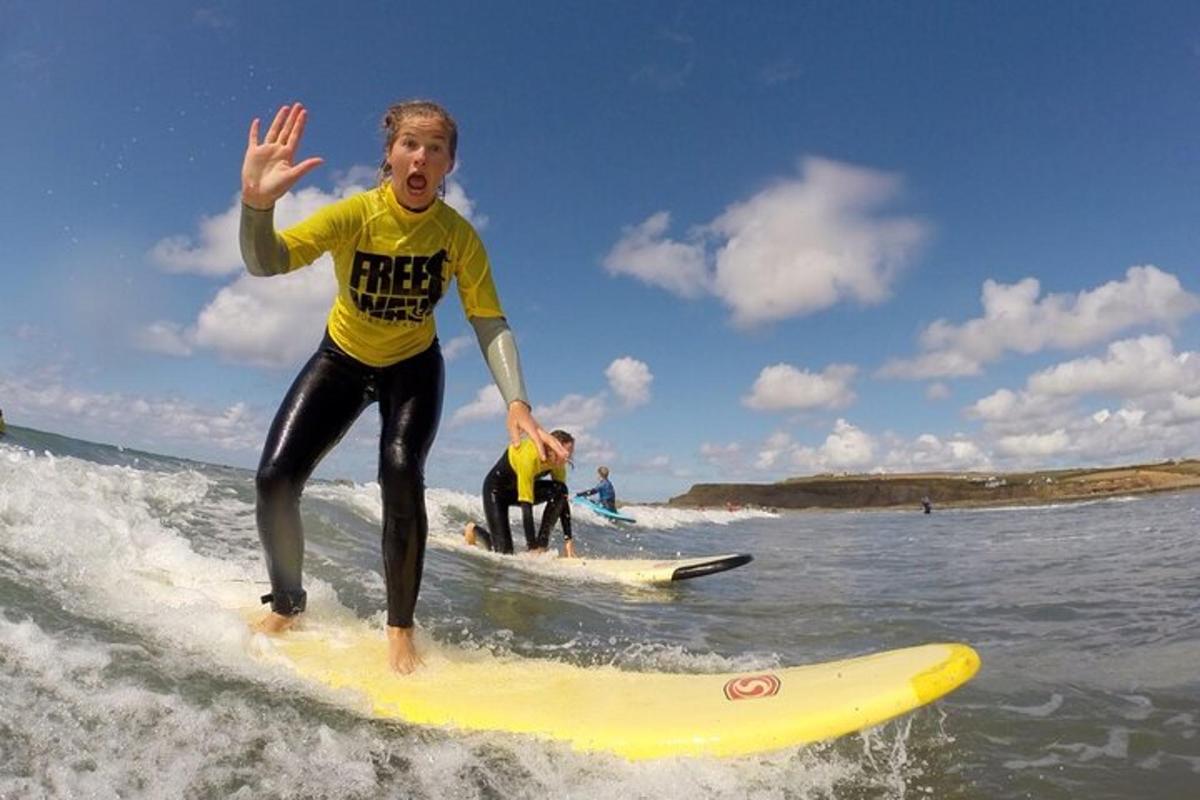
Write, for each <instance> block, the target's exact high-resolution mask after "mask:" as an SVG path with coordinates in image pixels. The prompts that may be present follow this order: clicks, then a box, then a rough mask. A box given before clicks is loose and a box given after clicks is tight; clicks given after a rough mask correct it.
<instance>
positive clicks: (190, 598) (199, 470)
mask: <svg viewBox="0 0 1200 800" xmlns="http://www.w3.org/2000/svg"><path fill="white" fill-rule="evenodd" d="M435 457H436V453H435ZM481 469H482V468H481ZM378 498H379V494H378V487H376V486H374V485H371V484H366V485H351V484H344V483H330V482H319V481H318V482H314V483H312V484H310V487H309V490H308V492H307V493H306V495H305V500H304V503H303V513H304V517H305V522H306V525H307V529H306V530H307V561H306V570H307V575H308V589H309V592H310V600H309V602H310V609H311V611H310V613H314V614H328V613H353V614H356V615H357V616H359V617H362V618H364V619H367V620H369V621H370V622H371V623H372V624H374V625H377V626H379V628H380V630H381V636H382V626H383V616H382V613H381V609H382V608H383V581H382V578H381V577H380V573H379V569H380V560H379V545H378V536H379V534H378V520H379V507H378V503H379V500H378ZM428 507H429V512H430V520H431V528H432V529H431V533H430V536H431V541H430V545H431V546H430V548H429V551H428V556H427V561H426V569H425V580H424V584H423V589H422V593H421V599H420V602H419V606H418V623H419V625H420V627H421V636H422V641H423V642H424V643H425V645H426V646H439V645H458V646H464V647H480V648H488V649H490V650H492V651H495V652H497V653H501V654H505V653H512V654H520V655H523V656H531V657H538V658H553V659H560V660H564V661H569V662H572V663H577V664H616V665H618V666H620V667H622V668H625V669H630V670H660V671H672V672H724V671H741V670H749V669H757V668H768V667H776V666H784V665H792V664H803V663H810V662H817V661H825V660H829V659H836V658H842V657H848V656H852V655H858V654H863V653H868V652H872V651H876V650H881V649H888V648H895V647H904V646H908V645H914V644H920V643H924V642H932V641H963V642H967V643H969V644H971V645H972V646H974V647H975V648H976V649H977V650H978V652H979V653H980V655H981V657H982V659H983V668H982V670H981V672H980V674H979V675H978V676H977V677H976V678H975V679H974V680H973V681H972V682H971V683H969V684H968V685H967V686H966V687H964V688H962V689H960V690H959V691H957V692H955V693H953V694H951V695H950V696H949V697H947V698H945V699H943V700H941V701H939V702H938V703H936V704H934V705H932V706H929V707H927V708H924V709H921V710H919V711H917V712H915V713H913V714H911V715H908V716H906V717H903V718H901V719H899V720H895V721H893V722H890V723H888V724H886V725H883V726H880V727H878V728H876V729H873V730H870V731H866V732H864V733H862V734H856V735H852V736H847V737H843V738H842V739H839V740H837V741H833V742H827V743H823V744H818V745H814V746H809V747H803V748H797V749H794V750H789V751H783V752H776V753H770V754H766V755H760V756H754V757H744V758H735V759H689V758H679V759H665V760H657V761H646V762H638V763H629V762H626V761H624V760H623V759H620V758H618V757H613V756H606V755H595V754H590V755H589V754H579V753H575V752H573V751H572V750H570V749H569V748H568V747H567V746H565V745H560V744H556V743H552V742H545V741H540V740H535V739H531V738H526V737H521V736H514V735H508V734H502V733H460V732H454V731H449V730H443V729H438V728H423V727H415V726H408V725H404V724H398V723H395V722H382V721H378V720H374V719H371V718H370V717H368V716H364V715H362V714H361V713H359V712H358V711H357V710H356V709H355V708H354V707H352V706H351V705H346V704H345V703H344V702H343V700H342V698H338V697H333V696H330V695H329V694H328V693H327V692H325V691H322V690H321V689H319V688H318V687H315V686H312V685H309V684H306V683H305V682H304V681H302V680H301V679H299V678H296V677H294V676H293V675H291V674H289V673H288V672H286V671H284V670H282V669H280V668H278V667H274V666H269V665H267V664H265V663H264V662H263V661H262V660H260V659H256V658H255V657H254V652H255V641H256V639H257V637H254V636H251V635H250V634H249V633H248V632H247V629H246V626H245V624H244V621H243V617H242V616H241V614H242V613H244V609H246V608H249V607H252V606H253V605H254V604H255V603H256V599H257V596H258V595H259V594H260V593H262V592H264V591H265V590H266V586H265V571H264V569H263V566H262V562H261V554H260V552H259V545H258V539H257V534H256V532H255V528H254V496H253V476H252V475H251V474H250V473H248V472H246V471H243V470H236V469H231V468H227V467H216V466H210V465H205V464H198V463H195V462H188V461H183V460H178V459H172V458H169V457H164V456H157V455H150V454H146V453H135V452H132V451H124V450H120V449H117V448H112V447H106V446H101V445H95V444H89V443H85V442H81V441H77V440H73V439H68V438H63V437H59V436H54V435H51V434H45V433H39V432H35V431H30V430H26V429H21V428H15V427H10V428H9V434H8V435H7V436H5V437H4V438H2V439H0V798H5V799H6V800H7V799H8V798H12V799H13V800H16V799H17V798H20V799H21V800H24V799H25V798H73V797H88V798H155V799H156V800H157V799H158V798H376V797H389V798H391V797H397V798H410V797H411V798H544V797H557V798H614V800H615V799H616V798H622V800H624V799H625V798H687V800H698V798H1010V797H1011V798H1018V797H1020V798H1024V797H1029V798H1192V797H1197V796H1200V566H1198V565H1200V542H1198V540H1197V532H1198V531H1200V494H1196V493H1178V494H1170V495H1154V496H1143V497H1139V498H1136V499H1133V498H1122V499H1118V500H1110V501H1104V502H1093V503H1089V504H1077V505H1062V506H1052V507H1037V508H1006V509H997V510H961V511H956V510H949V509H945V510H935V512H934V513H933V514H931V515H928V516H926V515H923V514H920V513H919V512H917V511H903V512H900V511H888V512H864V513H853V512H836V513H825V512H806V513H792V514H781V515H768V514H763V513H751V512H737V513H727V512H723V511H709V512H699V511H687V510H673V509H665V508H657V507H655V508H651V507H642V508H637V507H635V508H633V509H632V513H634V514H635V516H637V517H638V524H637V525H635V526H625V527H616V526H615V525H613V524H611V523H606V522H603V521H602V520H600V519H599V518H595V517H592V516H589V515H587V514H586V513H579V514H577V515H576V521H577V525H576V527H577V529H578V530H577V534H576V536H577V540H578V542H579V545H580V547H581V549H582V550H583V551H585V552H586V553H591V554H595V555H607V556H612V557H650V556H676V555H679V556H687V555H701V554H709V553H716V552H730V551H744V552H750V553H753V554H754V556H755V561H754V562H753V563H752V564H750V565H748V566H745V567H742V568H740V569H737V570H734V571H732V572H728V573H725V574H722V575H716V576H712V577H708V578H702V579H698V580H695V581H691V582H687V583H683V584H680V585H678V586H677V587H672V588H670V589H636V588H631V587H626V586H622V585H618V584H613V583H611V582H605V581H603V580H578V579H576V580H570V579H567V578H566V577H565V576H564V575H562V574H556V573H555V571H554V568H553V565H552V564H551V565H546V566H544V567H536V568H527V567H524V566H522V567H521V568H514V567H513V566H512V564H511V562H507V561H504V560H502V559H500V558H499V557H496V556H488V555H482V554H474V553H466V552H463V550H462V548H461V547H460V546H459V545H458V544H457V541H458V537H459V535H460V531H461V528H462V524H463V522H464V521H466V520H467V519H468V518H471V517H478V516H479V515H480V513H481V506H480V501H479V498H478V497H477V496H473V495H468V494H461V493H457V492H452V491H446V490H440V489H436V488H434V489H431V490H430V491H429V492H428Z"/></svg>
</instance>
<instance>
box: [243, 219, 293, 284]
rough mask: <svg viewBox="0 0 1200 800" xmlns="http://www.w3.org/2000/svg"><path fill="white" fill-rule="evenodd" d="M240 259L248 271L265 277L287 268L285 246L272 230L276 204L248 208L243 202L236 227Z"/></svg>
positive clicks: (284, 270) (279, 273) (273, 229)
mask: <svg viewBox="0 0 1200 800" xmlns="http://www.w3.org/2000/svg"><path fill="white" fill-rule="evenodd" d="M238 243H239V244H240V245H241V247H242V260H243V261H245V262H246V270H247V271H248V272H249V273H250V274H251V275H257V276H258V277H260V278H265V277H267V276H268V275H282V274H283V273H285V272H287V271H288V266H289V263H288V249H287V245H286V244H284V243H283V240H282V239H280V238H279V235H278V234H276V233H275V208H274V207H273V206H272V207H271V208H267V209H261V208H251V207H250V206H248V205H246V204H245V203H242V223H241V227H240V229H239V231H238Z"/></svg>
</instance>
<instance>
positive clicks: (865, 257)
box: [604, 158, 927, 326]
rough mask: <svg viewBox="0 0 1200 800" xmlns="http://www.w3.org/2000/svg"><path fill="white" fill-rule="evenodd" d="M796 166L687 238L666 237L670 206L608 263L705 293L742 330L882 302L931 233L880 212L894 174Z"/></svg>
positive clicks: (822, 163) (684, 291)
mask: <svg viewBox="0 0 1200 800" xmlns="http://www.w3.org/2000/svg"><path fill="white" fill-rule="evenodd" d="M800 167H801V174H800V176H799V177H796V178H791V179H787V180H782V181H779V182H778V183H776V184H775V185H773V186H771V187H769V188H767V189H764V190H763V191H761V192H760V193H758V194H757V195H755V196H753V197H751V198H750V199H748V200H746V201H744V202H740V203H735V204H734V205H731V206H730V207H729V208H727V209H726V210H725V211H724V213H722V214H721V215H720V216H719V217H717V218H716V219H714V220H713V221H712V222H710V223H709V224H708V225H706V226H704V227H703V228H700V229H697V230H695V231H693V232H692V233H691V234H690V235H689V237H688V239H689V240H688V241H687V242H678V241H674V240H672V239H670V238H668V237H667V236H666V232H667V227H668V225H669V223H670V215H669V214H668V213H667V212H665V211H663V212H658V213H657V214H654V215H653V216H651V217H649V218H648V219H647V220H645V221H644V222H643V223H642V224H641V225H638V226H636V227H633V228H627V229H626V230H625V231H624V232H623V233H622V236H621V239H620V240H619V241H618V242H617V244H616V245H614V246H613V248H612V250H611V251H610V252H609V254H608V255H607V256H606V257H605V259H604V265H605V267H606V268H607V269H608V270H609V271H610V272H612V273H614V274H628V275H631V276H633V277H635V278H638V279H639V280H642V281H643V282H645V283H648V284H650V285H653V286H658V287H661V288H664V289H667V290H668V291H671V292H673V293H674V294H677V295H679V296H681V297H687V298H694V297H699V296H701V295H702V294H704V293H706V292H710V293H712V294H714V295H716V296H717V297H718V298H719V299H720V300H722V301H723V302H724V303H725V304H726V305H727V306H729V308H730V310H731V311H732V313H733V321H734V323H735V324H737V325H742V326H751V325H757V324H761V323H765V322H772V321H775V320H780V319H786V318H789V317H794V316H800V315H804V314H811V313H814V312H816V311H820V310H822V309H825V308H828V307H830V306H832V305H835V304H836V303H839V302H843V301H855V302H860V303H868V304H870V303H879V302H882V301H883V300H885V299H887V297H888V296H889V295H890V293H891V286H892V283H893V282H894V281H895V278H896V276H897V274H898V273H899V271H900V270H901V268H902V267H903V266H904V265H905V264H907V263H908V261H909V260H911V258H912V257H913V255H914V253H915V252H916V250H917V248H918V246H919V245H920V244H921V243H922V242H923V241H924V240H925V238H926V237H927V229H926V226H925V225H924V224H923V223H921V222H920V221H918V220H916V219H914V218H910V217H909V218H906V217H890V218H887V217H882V216H881V215H879V214H878V213H877V211H878V209H879V207H880V206H882V205H883V204H885V203H886V202H887V201H889V200H891V199H892V198H893V197H895V196H896V195H897V194H898V192H899V188H900V180H899V178H897V177H896V176H893V175H888V174H886V173H882V172H878V171H875V170H869V169H866V168H863V167H856V166H852V165H849V164H843V163H839V162H836V161H830V160H827V159H821V158H806V159H804V160H803V161H802V162H801V164H800ZM705 237H707V238H708V239H710V240H711V241H712V242H713V248H714V249H713V252H712V253H711V255H710V254H709V252H708V250H707V249H706V242H705ZM710 263H711V265H712V266H711V268H710V266H709V264H710Z"/></svg>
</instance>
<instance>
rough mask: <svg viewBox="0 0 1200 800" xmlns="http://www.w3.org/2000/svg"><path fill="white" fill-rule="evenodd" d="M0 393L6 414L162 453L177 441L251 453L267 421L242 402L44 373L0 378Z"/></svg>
mask: <svg viewBox="0 0 1200 800" xmlns="http://www.w3.org/2000/svg"><path fill="white" fill-rule="evenodd" d="M0 396H2V397H4V398H5V406H6V408H8V410H9V412H10V413H9V416H10V418H14V417H17V416H18V415H19V416H20V417H21V418H22V419H30V420H32V421H34V422H35V423H36V424H38V425H44V426H45V427H46V428H47V429H50V430H58V431H63V432H74V431H82V430H84V429H86V430H87V433H88V435H89V436H93V437H97V438H107V439H110V440H112V441H114V442H116V443H118V444H133V445H137V446H139V447H146V448H160V449H161V450H162V451H163V452H170V450H172V449H175V448H176V446H177V445H179V444H181V443H182V444H185V445H196V444H203V445H204V446H206V447H212V448H216V449H218V450H222V451H241V452H253V451H256V450H257V449H258V448H259V447H260V446H261V445H262V432H263V431H264V430H265V429H266V425H267V420H265V419H261V418H259V417H257V416H256V415H255V414H253V413H251V411H250V409H249V408H248V407H247V406H246V404H245V403H240V402H239V403H234V404H232V405H230V406H228V407H226V408H222V409H206V408H203V407H201V406H198V405H195V404H193V403H190V402H187V401H184V400H179V399H176V398H167V397H139V396H135V395H127V394H120V393H105V392H89V391H85V390H79V389H72V388H70V387H68V386H66V385H64V384H63V383H62V382H61V380H58V379H56V378H54V377H52V376H49V375H47V374H40V375H38V376H36V377H35V378H30V379H18V380H4V379H2V378H0ZM13 412H17V413H16V414H14V413H13Z"/></svg>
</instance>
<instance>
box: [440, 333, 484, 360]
mask: <svg viewBox="0 0 1200 800" xmlns="http://www.w3.org/2000/svg"><path fill="white" fill-rule="evenodd" d="M475 342H476V339H475V337H474V336H471V335H470V334H463V335H462V336H455V337H454V338H453V339H451V340H450V341H448V342H446V343H445V344H444V345H442V357H443V358H445V359H446V360H447V361H454V360H456V359H458V357H459V356H461V355H462V354H463V353H466V352H469V351H470V349H471V345H473V344H475Z"/></svg>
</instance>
